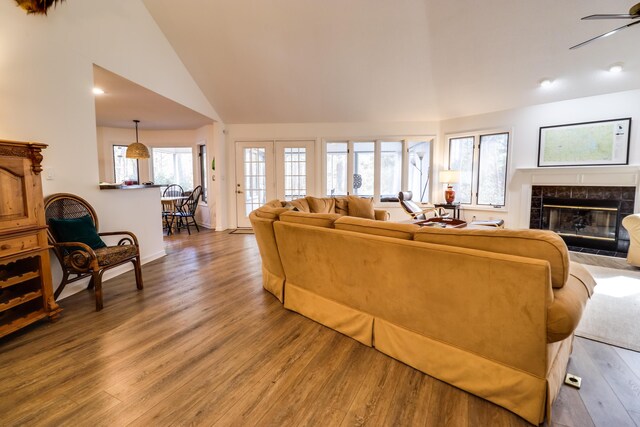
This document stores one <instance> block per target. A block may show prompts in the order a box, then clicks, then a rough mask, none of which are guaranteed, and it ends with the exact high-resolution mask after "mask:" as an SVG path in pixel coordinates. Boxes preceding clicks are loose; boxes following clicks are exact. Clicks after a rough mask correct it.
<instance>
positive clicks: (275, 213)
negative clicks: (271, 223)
mask: <svg viewBox="0 0 640 427" xmlns="http://www.w3.org/2000/svg"><path fill="white" fill-rule="evenodd" d="M289 210H290V209H288V208H283V207H279V208H274V207H271V206H269V205H264V206H260V207H259V208H258V209H256V210H255V211H254V213H255V214H256V216H257V217H258V218H264V219H273V220H277V219H278V217H279V216H280V214H281V213H283V212H287V211H289Z"/></svg>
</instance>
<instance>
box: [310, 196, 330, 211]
mask: <svg viewBox="0 0 640 427" xmlns="http://www.w3.org/2000/svg"><path fill="white" fill-rule="evenodd" d="M305 199H306V200H307V203H308V204H309V208H310V212H311V213H322V214H329V213H331V214H332V213H336V199H332V198H329V197H325V198H320V197H312V196H307V197H305Z"/></svg>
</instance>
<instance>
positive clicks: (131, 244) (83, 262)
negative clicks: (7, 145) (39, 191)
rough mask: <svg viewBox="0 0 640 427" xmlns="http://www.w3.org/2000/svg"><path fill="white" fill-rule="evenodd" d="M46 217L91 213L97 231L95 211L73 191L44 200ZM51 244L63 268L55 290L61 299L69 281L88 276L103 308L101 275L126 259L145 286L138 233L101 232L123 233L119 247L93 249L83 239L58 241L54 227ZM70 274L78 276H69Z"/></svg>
mask: <svg viewBox="0 0 640 427" xmlns="http://www.w3.org/2000/svg"><path fill="white" fill-rule="evenodd" d="M44 209H45V217H46V220H47V224H49V223H50V221H51V219H73V218H81V217H85V216H87V215H89V216H90V217H91V219H92V220H93V223H94V225H95V228H96V231H98V230H99V228H98V216H97V215H96V211H95V210H94V209H93V207H91V205H90V204H89V203H88V202H87V201H86V200H84V199H82V198H80V197H78V196H75V195H73V194H65V193H58V194H52V195H51V196H49V197H47V198H46V199H45V204H44ZM48 235H49V243H50V244H51V245H52V246H53V250H54V252H55V254H56V257H57V258H58V260H59V261H60V266H61V267H62V280H61V282H60V285H59V286H58V288H57V289H56V290H55V292H54V297H55V298H58V297H59V296H60V293H61V292H62V290H63V289H64V288H65V286H66V285H67V283H71V282H75V281H77V280H80V279H84V278H85V277H91V280H90V281H89V285H88V286H87V289H92V288H95V296H96V311H100V310H102V307H103V305H102V275H103V274H104V272H105V271H106V270H108V269H110V268H113V267H117V266H119V265H122V264H126V263H127V262H131V263H133V267H134V271H135V277H136V287H137V288H138V289H142V288H143V285H142V270H141V267H140V247H139V245H138V239H137V238H136V236H135V234H133V233H131V232H129V231H116V232H106V233H98V235H99V236H117V235H124V236H126V237H123V238H121V239H120V241H119V242H118V244H117V245H116V246H107V247H104V248H99V249H92V248H91V247H89V246H88V245H87V244H84V243H81V242H59V241H57V238H56V236H55V235H54V233H53V232H52V230H51V227H50V228H49V231H48ZM70 276H75V277H72V278H70Z"/></svg>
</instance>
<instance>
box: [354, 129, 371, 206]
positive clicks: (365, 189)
mask: <svg viewBox="0 0 640 427" xmlns="http://www.w3.org/2000/svg"><path fill="white" fill-rule="evenodd" d="M374 150H375V144H374V143H373V142H355V143H354V144H353V194H355V195H358V196H367V197H373V177H374V173H373V172H374V156H375V151H374Z"/></svg>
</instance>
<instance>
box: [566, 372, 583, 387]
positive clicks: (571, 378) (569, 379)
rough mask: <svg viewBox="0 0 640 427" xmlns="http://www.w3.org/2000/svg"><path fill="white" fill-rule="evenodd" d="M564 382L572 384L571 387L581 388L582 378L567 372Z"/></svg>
mask: <svg viewBox="0 0 640 427" xmlns="http://www.w3.org/2000/svg"><path fill="white" fill-rule="evenodd" d="M564 383H565V384H568V385H570V386H571V387H575V388H580V385H581V384H582V378H580V377H579V376H577V375H573V374H567V376H566V377H565V378H564Z"/></svg>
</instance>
